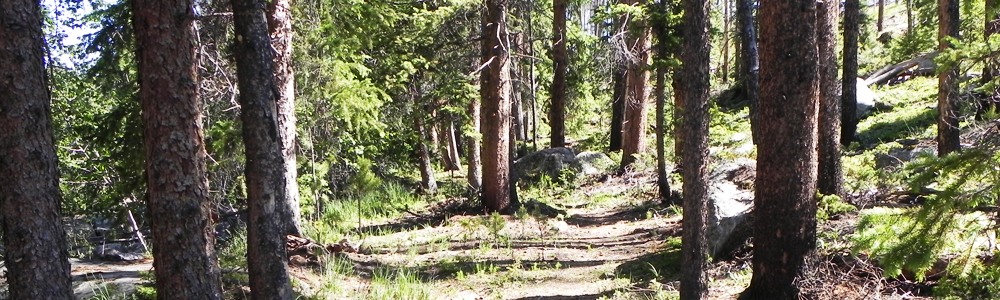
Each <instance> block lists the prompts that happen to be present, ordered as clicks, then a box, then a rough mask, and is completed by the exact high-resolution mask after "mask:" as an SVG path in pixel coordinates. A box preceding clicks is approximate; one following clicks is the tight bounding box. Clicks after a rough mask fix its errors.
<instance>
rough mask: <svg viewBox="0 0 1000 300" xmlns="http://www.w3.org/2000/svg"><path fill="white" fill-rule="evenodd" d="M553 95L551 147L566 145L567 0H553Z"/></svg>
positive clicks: (550, 112)
mask: <svg viewBox="0 0 1000 300" xmlns="http://www.w3.org/2000/svg"><path fill="white" fill-rule="evenodd" d="M552 7H553V19H552V64H553V67H552V70H553V72H552V73H553V75H552V87H551V89H550V93H549V94H550V96H551V97H552V99H551V101H552V103H551V107H550V109H551V110H550V111H549V127H550V128H552V134H551V135H550V138H551V140H550V142H549V147H551V148H559V147H563V146H565V145H566V71H567V68H568V65H569V58H568V57H567V55H566V0H552Z"/></svg>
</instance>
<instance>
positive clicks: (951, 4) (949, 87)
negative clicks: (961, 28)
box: [937, 0, 961, 156]
mask: <svg viewBox="0 0 1000 300" xmlns="http://www.w3.org/2000/svg"><path fill="white" fill-rule="evenodd" d="M938 18H939V20H938V22H939V24H938V40H939V42H938V43H939V44H938V49H939V50H941V51H944V50H945V49H948V48H951V47H952V45H951V43H949V42H947V41H946V40H945V38H946V37H952V38H956V39H957V38H958V0H938ZM939 71H941V72H940V73H939V74H938V120H937V128H938V133H937V143H938V156H945V155H948V153H952V152H955V151H958V149H959V135H960V134H961V133H960V132H959V129H958V70H957V69H956V68H955V67H951V68H948V69H946V70H939Z"/></svg>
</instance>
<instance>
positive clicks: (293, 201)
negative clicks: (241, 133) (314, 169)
mask: <svg viewBox="0 0 1000 300" xmlns="http://www.w3.org/2000/svg"><path fill="white" fill-rule="evenodd" d="M267 23H268V24H267V25H268V29H269V33H270V35H271V46H272V47H274V82H275V84H276V85H277V87H278V90H277V93H278V102H277V109H278V132H279V134H280V136H281V153H282V155H283V156H284V158H285V166H284V169H285V178H284V182H285V199H282V200H281V201H279V202H278V203H277V207H276V209H277V210H278V219H277V220H278V222H282V223H284V224H282V226H283V227H284V228H285V229H284V233H285V234H290V235H294V236H302V223H301V212H300V208H299V183H298V174H299V172H298V164H297V161H298V160H297V157H296V154H297V153H298V146H297V145H296V143H295V140H296V136H297V135H296V132H295V123H296V118H295V70H294V69H293V68H292V58H293V56H294V53H293V51H292V10H291V6H290V4H289V0H272V1H268V4H267Z"/></svg>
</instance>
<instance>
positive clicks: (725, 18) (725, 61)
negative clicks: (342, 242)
mask: <svg viewBox="0 0 1000 300" xmlns="http://www.w3.org/2000/svg"><path fill="white" fill-rule="evenodd" d="M729 1H730V0H723V1H722V67H721V69H722V76H721V77H722V83H728V82H729V20H730V18H729V17H730V14H729V6H730V5H729Z"/></svg>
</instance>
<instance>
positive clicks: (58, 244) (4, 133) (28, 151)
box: [0, 0, 73, 299]
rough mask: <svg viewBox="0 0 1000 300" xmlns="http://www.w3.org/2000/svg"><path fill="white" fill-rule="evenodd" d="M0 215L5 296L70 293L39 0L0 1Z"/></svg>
mask: <svg viewBox="0 0 1000 300" xmlns="http://www.w3.org/2000/svg"><path fill="white" fill-rule="evenodd" d="M0 7H3V10H2V11H0V153H2V154H0V216H2V217H0V219H2V220H3V221H2V224H3V233H4V234H3V243H4V249H5V250H6V251H5V258H6V266H7V271H6V277H7V284H8V291H9V296H10V299H73V289H72V287H71V285H70V276H69V261H68V260H67V259H68V254H67V252H66V232H65V231H63V229H62V216H61V215H60V213H59V205H60V202H61V201H62V196H61V195H60V192H59V171H58V169H56V165H57V162H58V158H57V157H56V153H55V142H54V140H53V136H52V113H51V107H50V104H49V103H50V95H49V92H48V83H47V80H48V79H47V78H46V75H45V66H44V53H45V42H44V40H43V39H42V13H41V8H40V6H39V2H38V1H34V0H0Z"/></svg>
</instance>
